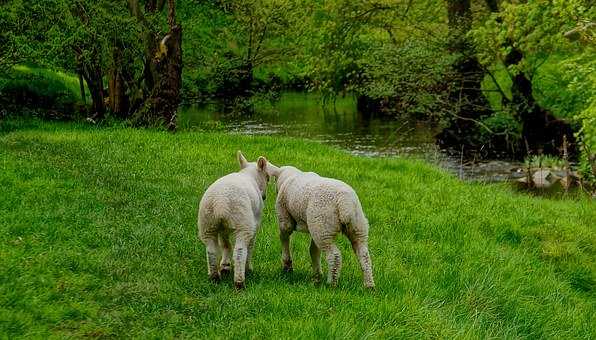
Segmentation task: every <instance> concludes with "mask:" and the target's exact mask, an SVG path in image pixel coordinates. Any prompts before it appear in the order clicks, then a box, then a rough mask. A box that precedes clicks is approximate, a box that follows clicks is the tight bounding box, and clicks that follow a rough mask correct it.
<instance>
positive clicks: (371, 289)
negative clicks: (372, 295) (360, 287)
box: [364, 285, 377, 292]
mask: <svg viewBox="0 0 596 340" xmlns="http://www.w3.org/2000/svg"><path fill="white" fill-rule="evenodd" d="M364 289H366V290H368V291H369V292H375V291H377V289H376V288H375V285H369V286H364Z"/></svg>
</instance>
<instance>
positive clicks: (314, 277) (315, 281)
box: [312, 274, 323, 286]
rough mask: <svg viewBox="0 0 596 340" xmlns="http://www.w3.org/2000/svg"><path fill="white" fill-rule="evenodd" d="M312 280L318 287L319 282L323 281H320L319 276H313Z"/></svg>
mask: <svg viewBox="0 0 596 340" xmlns="http://www.w3.org/2000/svg"><path fill="white" fill-rule="evenodd" d="M312 280H313V282H314V284H315V286H319V285H321V282H322V281H323V280H322V275H321V274H315V275H314V276H313V278H312Z"/></svg>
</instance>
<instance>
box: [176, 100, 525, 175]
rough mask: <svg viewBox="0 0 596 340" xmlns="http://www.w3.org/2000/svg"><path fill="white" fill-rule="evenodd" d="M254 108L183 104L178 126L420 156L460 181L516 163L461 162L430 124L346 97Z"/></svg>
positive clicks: (506, 171)
mask: <svg viewBox="0 0 596 340" xmlns="http://www.w3.org/2000/svg"><path fill="white" fill-rule="evenodd" d="M254 111H255V113H253V114H251V115H249V116H247V115H245V114H244V115H239V114H225V113H223V112H222V110H221V107H220V105H218V104H209V105H204V106H200V107H198V106H188V107H185V108H183V109H182V110H181V112H180V115H179V116H180V117H179V123H180V125H181V126H183V127H189V128H193V127H200V128H218V129H224V130H226V131H228V132H231V133H239V134H248V135H281V136H292V137H300V138H307V139H313V140H317V141H321V142H323V143H326V144H330V145H334V146H338V147H340V148H342V149H344V150H346V151H348V152H350V153H352V154H355V155H360V156H367V157H388V156H402V157H411V158H419V159H423V160H425V161H427V162H430V163H432V164H436V165H438V166H441V167H443V168H445V169H447V170H448V171H450V172H452V173H453V174H455V175H456V176H458V177H460V178H462V179H466V180H483V181H503V180H507V179H509V178H511V177H512V175H515V170H516V169H517V168H519V167H521V164H519V163H514V162H506V161H482V162H470V161H463V162H462V160H461V159H460V158H459V157H454V156H450V155H448V154H446V153H444V152H442V151H441V150H439V148H438V147H437V146H436V144H435V140H434V136H435V135H436V134H437V133H438V132H439V127H438V126H437V125H436V124H433V123H432V122H428V121H419V120H414V119H411V118H387V117H367V116H366V115H363V114H361V113H359V112H358V110H357V109H356V101H355V99H354V98H352V97H345V98H339V99H338V100H337V101H336V103H335V108H334V107H333V105H332V104H328V105H326V106H325V108H324V107H323V105H322V102H321V99H320V97H318V96H317V95H313V94H305V93H285V94H283V95H282V97H281V99H280V100H279V101H277V102H275V103H274V104H268V103H261V104H258V105H257V106H256V108H255V110H254Z"/></svg>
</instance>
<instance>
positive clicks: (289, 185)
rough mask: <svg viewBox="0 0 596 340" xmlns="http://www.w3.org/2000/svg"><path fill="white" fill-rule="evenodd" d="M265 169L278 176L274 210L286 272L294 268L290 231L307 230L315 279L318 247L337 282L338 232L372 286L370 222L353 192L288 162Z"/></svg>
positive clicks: (330, 277) (318, 273) (366, 282)
mask: <svg viewBox="0 0 596 340" xmlns="http://www.w3.org/2000/svg"><path fill="white" fill-rule="evenodd" d="M265 171H266V172H267V173H268V174H269V175H270V176H273V177H276V178H277V184H276V186H277V200H276V205H275V207H276V210H277V218H278V222H279V231H280V240H281V244H282V261H283V268H284V270H285V271H291V270H292V258H291V255H290V235H291V234H292V232H293V231H294V230H298V231H302V232H307V233H310V236H311V242H310V256H311V260H312V267H313V271H314V275H315V281H317V282H319V281H320V279H321V276H322V274H321V250H322V251H323V252H325V255H326V258H327V264H328V267H329V273H328V279H327V281H328V283H329V284H331V285H332V286H336V285H337V281H338V279H339V273H340V270H341V253H340V251H339V249H338V248H337V246H336V245H335V238H336V236H337V235H338V234H339V233H343V234H345V235H346V236H347V237H348V239H349V240H350V242H351V243H352V249H354V253H355V254H356V256H357V257H358V260H359V262H360V266H361V268H362V272H363V275H364V286H365V287H367V288H373V287H374V286H375V283H374V280H373V273H372V264H371V260H370V255H369V253H368V220H367V219H366V217H365V216H364V212H363V211H362V206H361V204H360V201H359V200H358V196H357V195H356V192H354V190H353V189H352V188H351V187H350V186H349V185H347V184H346V183H344V182H342V181H338V180H336V179H331V178H325V177H321V176H319V175H317V174H316V173H314V172H302V171H300V170H298V169H296V168H295V167H292V166H282V167H279V168H278V167H276V166H275V165H273V164H271V163H268V164H267V165H266V167H265Z"/></svg>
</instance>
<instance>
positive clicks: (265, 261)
mask: <svg viewBox="0 0 596 340" xmlns="http://www.w3.org/2000/svg"><path fill="white" fill-rule="evenodd" d="M7 127H8V128H7ZM3 130H4V132H0V187H1V188H2V194H1V195H0V215H1V216H2V217H1V218H0V320H1V321H0V337H4V336H9V337H12V336H15V335H26V336H32V335H35V336H44V335H47V334H50V335H60V336H64V335H78V336H80V335H91V336H101V335H120V336H121V335H135V336H143V337H146V336H174V335H177V336H180V335H185V336H196V337H212V336H215V335H217V336H220V337H229V336H236V337H241V336H247V335H251V336H259V337H270V336H274V335H280V334H284V335H287V336H288V337H289V336H302V337H307V338H312V337H324V336H333V337H349V338H353V337H363V336H367V335H372V336H375V337H386V336H414V337H436V336H444V337H454V336H458V337H466V336H479V337H488V336H495V337H503V336H522V337H538V338H542V337H548V336H556V337H563V338H568V337H577V338H590V337H594V336H596V329H595V328H596V326H594V325H596V299H595V295H594V294H595V293H594V292H595V290H594V288H595V284H594V280H595V275H596V268H595V253H596V252H595V244H596V231H595V228H594V221H596V209H595V208H594V205H593V203H590V202H588V201H551V200H545V199H539V198H530V197H525V196H523V195H518V194H514V193H512V192H510V191H509V190H508V189H506V188H504V187H496V186H488V185H487V186H485V185H479V184H464V183H460V182H458V181H457V180H456V179H454V178H452V177H451V176H448V175H447V174H445V173H443V172H441V171H439V170H436V169H433V168H431V167H430V166H427V165H424V164H422V163H418V162H413V161H407V160H399V159H386V160H385V159H383V160H381V159H367V158H358V157H353V156H350V155H348V154H346V153H344V152H341V151H338V150H334V149H332V148H329V147H326V146H323V145H319V144H317V143H312V142H305V141H300V140H292V139H276V138H268V137H246V136H230V135H225V134H215V133H178V134H176V135H171V134H168V133H165V132H156V131H148V130H133V129H124V128H105V129H100V128H91V127H85V126H82V125H75V124H59V123H56V124H49V123H34V124H33V125H21V124H16V125H8V124H6V123H5V124H4V128H3ZM8 130H11V131H10V132H9V131H8ZM0 131H1V130H0ZM237 149H242V150H244V151H245V153H246V155H247V156H249V157H250V158H255V157H256V156H257V155H258V154H265V155H267V156H268V157H269V158H270V159H272V160H274V161H275V162H277V163H278V164H286V163H291V164H294V165H296V166H298V167H301V168H303V169H308V170H313V171H317V172H319V173H320V174H323V175H327V176H332V177H337V178H340V179H343V180H345V181H346V182H348V183H351V184H352V185H353V186H354V188H355V189H356V191H357V192H358V193H359V195H360V198H361V200H362V203H363V206H364V209H365V212H366V213H367V215H368V218H369V220H370V224H371V235H370V248H371V251H372V257H373V263H374V267H375V274H376V281H377V286H378V289H377V291H376V292H373V293H370V292H367V291H365V290H363V289H362V288H361V273H360V271H359V270H358V268H357V263H356V261H355V258H354V256H353V254H352V253H351V251H350V250H349V247H348V244H347V243H346V242H345V240H343V239H342V240H341V242H340V243H341V249H342V252H343V255H344V269H343V272H342V277H341V279H340V287H339V288H338V289H335V290H333V289H330V288H329V287H327V286H322V287H315V286H314V285H313V284H312V283H311V281H310V278H309V276H310V265H309V257H308V248H307V247H308V237H307V236H306V235H304V234H298V235H296V236H294V238H293V254H294V261H295V263H294V265H295V271H294V273H293V274H291V275H284V274H282V273H281V263H280V256H279V254H280V246H279V242H278V240H277V233H276V223H275V218H274V208H273V202H274V199H273V197H275V195H274V192H273V189H270V191H271V192H270V193H269V198H268V201H267V206H266V210H265V213H264V220H263V225H262V229H261V231H260V232H259V234H258V239H257V245H256V254H255V269H256V272H255V273H254V274H253V276H251V277H250V278H249V279H248V287H247V289H246V291H244V292H240V293H237V292H235V291H234V290H233V289H232V285H231V282H230V281H229V280H228V281H225V282H223V283H222V284H220V285H213V284H211V283H210V282H208V280H207V275H206V267H205V256H204V247H203V245H202V244H200V242H198V240H197V237H196V234H197V233H196V212H197V203H198V199H199V197H200V194H201V193H202V192H203V190H204V189H205V188H206V187H207V186H208V185H209V184H210V183H211V182H212V181H213V180H215V179H216V178H218V177H219V176H221V175H223V174H226V173H228V172H230V171H235V169H236V163H235V160H234V152H235V150H237Z"/></svg>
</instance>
